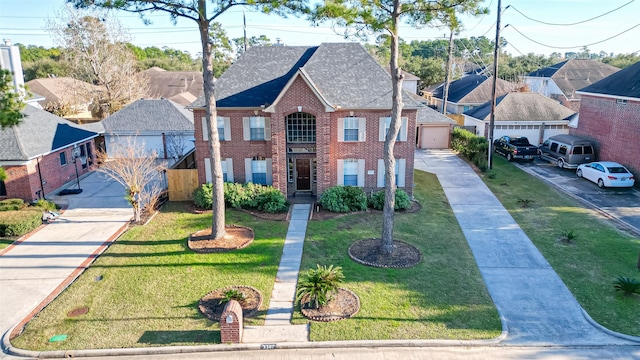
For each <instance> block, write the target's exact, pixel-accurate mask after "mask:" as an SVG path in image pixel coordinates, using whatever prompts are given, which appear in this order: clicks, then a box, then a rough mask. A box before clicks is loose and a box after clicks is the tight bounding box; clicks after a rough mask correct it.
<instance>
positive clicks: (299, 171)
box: [296, 159, 311, 191]
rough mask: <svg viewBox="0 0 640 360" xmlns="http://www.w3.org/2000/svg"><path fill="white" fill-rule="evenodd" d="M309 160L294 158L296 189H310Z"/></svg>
mask: <svg viewBox="0 0 640 360" xmlns="http://www.w3.org/2000/svg"><path fill="white" fill-rule="evenodd" d="M310 163H311V161H310V160H309V159H296V190H298V191H304V190H311V166H310Z"/></svg>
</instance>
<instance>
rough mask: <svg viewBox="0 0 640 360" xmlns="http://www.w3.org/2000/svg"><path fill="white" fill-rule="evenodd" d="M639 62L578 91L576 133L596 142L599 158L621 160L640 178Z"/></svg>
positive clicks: (573, 130) (573, 132)
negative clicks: (580, 98)
mask: <svg viewBox="0 0 640 360" xmlns="http://www.w3.org/2000/svg"><path fill="white" fill-rule="evenodd" d="M639 84H640V62H637V63H635V64H633V65H631V66H629V67H627V68H625V69H622V70H620V71H618V72H616V73H615V74H613V75H610V76H608V77H606V78H604V79H602V80H600V81H598V82H597V83H594V84H592V85H590V86H587V87H585V88H584V89H581V90H579V91H578V94H579V95H581V97H582V101H581V104H580V118H579V120H578V125H577V127H576V128H572V129H570V131H569V132H570V133H571V134H573V135H579V136H584V137H588V138H590V139H592V140H594V142H595V147H596V152H597V155H598V159H600V160H608V161H616V162H619V163H621V164H623V165H625V166H626V167H628V168H629V170H631V172H632V173H633V174H634V175H635V177H636V184H638V183H639V181H638V180H637V179H640V86H639Z"/></svg>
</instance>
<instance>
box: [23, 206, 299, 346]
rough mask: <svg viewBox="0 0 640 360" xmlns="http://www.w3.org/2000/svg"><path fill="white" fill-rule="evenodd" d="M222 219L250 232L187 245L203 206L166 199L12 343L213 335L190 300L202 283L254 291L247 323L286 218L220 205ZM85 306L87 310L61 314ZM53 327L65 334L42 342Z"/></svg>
mask: <svg viewBox="0 0 640 360" xmlns="http://www.w3.org/2000/svg"><path fill="white" fill-rule="evenodd" d="M227 223H230V224H239V225H244V226H248V227H251V228H253V230H254V231H255V235H256V239H255V240H254V242H253V243H252V244H251V245H250V246H248V247H247V248H244V249H242V250H237V251H233V252H229V253H217V254H196V253H193V252H192V251H190V250H189V249H188V248H187V245H186V242H187V237H188V235H189V234H191V233H193V232H195V231H197V230H201V229H204V228H206V227H209V226H211V214H191V213H188V212H185V204H184V203H168V204H167V205H166V206H165V207H164V208H163V210H162V211H161V212H160V213H159V214H158V215H157V216H156V217H155V218H154V219H153V220H152V222H151V223H150V224H148V225H146V226H140V227H135V228H133V229H131V230H129V231H128V232H127V233H126V234H124V235H123V236H122V237H121V238H120V239H119V240H118V241H117V242H116V243H115V244H114V245H112V246H111V247H110V248H109V249H107V251H106V252H105V253H104V254H103V255H102V256H100V257H99V258H98V260H97V261H96V262H95V263H94V264H93V265H92V266H91V268H90V269H88V270H87V271H86V272H85V273H84V274H82V276H80V278H79V279H78V280H77V281H76V282H74V283H73V284H72V285H71V286H70V287H69V288H68V289H67V290H65V291H64V292H63V293H62V295H61V296H60V297H59V298H58V299H56V300H55V301H54V302H53V303H51V304H50V305H49V306H48V307H47V308H46V309H45V310H44V311H42V312H41V313H40V314H39V315H38V317H36V318H35V319H34V320H33V321H31V322H30V323H29V325H28V326H27V328H26V331H25V332H24V334H23V335H21V336H20V337H18V338H16V339H14V340H12V343H13V345H15V346H17V347H18V348H24V349H34V350H59V349H92V348H120V347H142V346H161V345H194V344H203V343H219V342H220V333H219V327H218V323H217V322H215V323H214V322H211V321H209V320H206V319H205V318H204V317H203V316H202V315H200V313H199V312H198V307H197V305H198V300H199V299H200V298H201V297H202V296H204V295H205V294H207V293H208V292H209V291H211V290H214V289H217V288H220V287H225V286H230V285H250V286H253V287H255V288H257V289H258V290H260V291H261V292H262V295H263V298H264V303H263V305H262V307H261V310H262V311H261V312H260V313H259V315H258V317H257V318H255V319H246V320H247V321H246V324H247V325H259V324H262V323H263V322H264V317H265V314H266V309H267V308H268V306H269V297H270V296H271V290H272V288H273V284H274V281H275V275H276V271H277V268H278V264H279V261H280V256H281V255H282V247H283V243H284V238H285V235H286V231H287V226H288V224H287V223H286V222H276V221H265V220H257V219H256V218H254V217H252V216H250V215H247V214H245V213H243V212H238V211H228V212H227ZM100 276H101V277H102V280H100V281H96V278H98V277H100ZM85 306H86V307H88V308H89V313H87V314H85V315H81V316H78V317H74V318H70V317H68V316H67V313H68V312H69V311H71V310H73V309H76V308H79V307H85ZM57 334H66V335H69V336H68V338H67V340H66V341H64V342H56V343H49V342H48V340H49V338H51V337H52V336H54V335H57Z"/></svg>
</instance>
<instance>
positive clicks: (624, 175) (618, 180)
mask: <svg viewBox="0 0 640 360" xmlns="http://www.w3.org/2000/svg"><path fill="white" fill-rule="evenodd" d="M576 175H578V177H583V178H585V179H587V180H589V181H593V182H594V183H596V184H598V187H601V188H602V187H631V186H633V184H634V183H635V178H634V177H633V174H632V173H631V172H630V171H629V170H627V168H626V167H624V166H622V165H620V164H618V163H617V162H613V161H596V162H592V163H588V164H581V165H579V166H578V169H577V170H576Z"/></svg>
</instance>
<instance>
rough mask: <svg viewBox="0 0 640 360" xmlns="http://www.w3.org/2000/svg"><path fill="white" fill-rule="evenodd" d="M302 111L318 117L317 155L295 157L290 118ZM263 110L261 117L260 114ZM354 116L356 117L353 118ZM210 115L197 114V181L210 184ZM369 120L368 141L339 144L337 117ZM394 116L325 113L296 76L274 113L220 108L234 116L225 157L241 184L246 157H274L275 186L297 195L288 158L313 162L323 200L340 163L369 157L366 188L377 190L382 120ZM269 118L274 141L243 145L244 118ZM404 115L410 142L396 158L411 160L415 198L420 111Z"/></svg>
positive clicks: (408, 184) (409, 185) (408, 182)
mask: <svg viewBox="0 0 640 360" xmlns="http://www.w3.org/2000/svg"><path fill="white" fill-rule="evenodd" d="M299 106H301V107H302V112H303V113H308V114H311V115H313V116H315V118H316V143H315V147H316V153H315V155H314V154H292V153H289V152H288V151H287V138H286V121H285V119H286V117H287V116H288V115H290V114H294V113H297V112H298V107H299ZM256 111H257V112H258V113H257V115H256V114H255V112H256ZM351 113H353V114H351ZM204 114H205V111H204V110H203V109H195V110H194V119H196V121H195V124H196V126H195V138H196V161H197V164H198V165H197V167H198V169H199V170H198V180H199V182H200V183H201V184H202V183H204V182H205V176H206V175H205V173H204V159H205V158H208V157H210V156H209V145H208V142H206V141H203V136H202V135H203V134H202V126H201V121H199V119H201V118H202V117H203V116H204ZM351 115H352V116H355V117H360V118H366V141H364V142H338V119H339V118H344V117H348V116H351ZM390 115H391V110H353V111H349V110H344V111H335V112H325V106H324V104H323V103H322V102H321V101H320V100H319V99H318V97H317V96H316V95H315V94H314V92H313V91H312V90H311V89H310V88H309V86H308V85H307V84H306V82H305V81H304V80H302V79H301V78H297V79H296V80H295V81H294V82H293V84H292V85H291V87H290V88H289V89H288V90H287V92H286V93H285V94H284V95H283V96H282V98H281V99H280V100H279V102H278V103H277V105H276V106H275V109H274V112H273V113H266V112H263V111H262V110H250V109H249V110H228V109H220V110H218V113H217V116H223V117H229V118H230V125H231V139H232V140H231V141H222V142H221V143H220V144H221V145H220V147H221V156H222V158H229V157H230V158H233V167H234V169H233V174H234V180H235V181H236V182H240V183H242V182H246V181H247V178H246V175H245V169H244V159H245V158H253V157H254V156H264V157H265V158H271V159H272V170H273V183H272V185H273V186H274V187H276V188H278V189H280V191H282V192H283V193H285V194H288V195H292V194H293V191H294V189H295V184H291V183H289V182H288V159H289V158H290V157H293V158H314V157H315V159H316V163H317V173H316V176H317V183H316V184H314V185H312V190H313V192H314V193H315V194H316V195H317V196H319V195H320V194H322V193H323V192H324V191H325V190H326V189H327V188H329V187H331V186H335V185H336V184H337V163H338V159H347V158H355V159H364V160H365V167H366V169H365V182H364V190H365V191H367V192H369V191H371V190H376V189H378V188H377V175H376V174H377V173H378V159H382V158H383V149H384V141H379V135H378V134H379V119H380V118H381V117H388V116H390ZM250 116H264V117H268V118H270V119H271V140H270V141H244V140H243V124H242V118H243V117H250ZM403 116H404V117H407V118H408V121H407V141H397V142H396V144H395V148H394V154H395V156H396V158H404V159H406V171H405V187H404V190H405V191H407V193H409V194H410V195H411V194H412V193H413V166H414V149H415V138H416V110H411V109H409V110H404V111H403ZM367 170H374V172H375V173H374V174H373V175H367Z"/></svg>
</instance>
